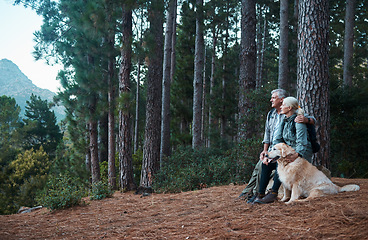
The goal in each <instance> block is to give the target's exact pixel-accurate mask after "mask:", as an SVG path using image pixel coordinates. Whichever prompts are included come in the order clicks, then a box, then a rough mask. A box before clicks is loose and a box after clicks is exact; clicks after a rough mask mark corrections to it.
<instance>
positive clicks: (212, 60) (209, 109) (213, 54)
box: [208, 27, 217, 147]
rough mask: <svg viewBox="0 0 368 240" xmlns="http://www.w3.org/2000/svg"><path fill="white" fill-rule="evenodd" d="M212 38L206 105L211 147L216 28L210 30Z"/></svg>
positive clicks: (209, 145) (209, 144)
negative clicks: (208, 92) (208, 93)
mask: <svg viewBox="0 0 368 240" xmlns="http://www.w3.org/2000/svg"><path fill="white" fill-rule="evenodd" d="M212 32H213V33H212V35H213V40H212V58H211V76H210V103H209V107H208V147H211V144H212V143H211V141H212V131H213V127H214V126H213V113H212V104H213V102H212V99H213V98H214V96H213V88H214V87H215V66H216V44H217V33H216V28H215V27H214V28H213V30H212Z"/></svg>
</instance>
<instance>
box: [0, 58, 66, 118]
mask: <svg viewBox="0 0 368 240" xmlns="http://www.w3.org/2000/svg"><path fill="white" fill-rule="evenodd" d="M32 93H33V94H35V95H37V96H40V97H41V99H43V100H47V101H48V102H52V101H53V97H54V96H55V95H56V94H55V93H54V92H51V91H50V90H48V89H42V88H39V87H37V86H36V85H34V84H33V83H32V81H31V80H30V79H29V78H28V77H27V76H26V75H24V74H23V73H22V71H21V70H20V69H19V68H18V66H17V65H15V64H14V63H13V62H12V61H10V60H8V59H2V60H0V96H2V95H6V96H9V97H13V98H14V99H15V101H16V102H17V104H18V105H19V106H20V108H21V115H22V116H24V113H25V106H26V101H27V100H29V97H30V96H31V94H32ZM52 110H53V111H55V115H56V117H57V119H58V121H60V120H62V119H64V117H65V112H64V107H61V106H56V107H53V108H52Z"/></svg>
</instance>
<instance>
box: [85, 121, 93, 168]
mask: <svg viewBox="0 0 368 240" xmlns="http://www.w3.org/2000/svg"><path fill="white" fill-rule="evenodd" d="M86 130H87V132H88V134H86V142H87V143H88V145H87V147H86V159H85V163H86V170H87V172H88V173H91V172H92V169H91V148H90V147H89V142H90V140H89V123H87V124H86Z"/></svg>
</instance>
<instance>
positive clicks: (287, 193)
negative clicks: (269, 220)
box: [281, 185, 291, 202]
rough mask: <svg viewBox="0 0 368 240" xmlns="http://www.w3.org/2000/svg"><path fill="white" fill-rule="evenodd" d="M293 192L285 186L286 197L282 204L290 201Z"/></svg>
mask: <svg viewBox="0 0 368 240" xmlns="http://www.w3.org/2000/svg"><path fill="white" fill-rule="evenodd" d="M290 195H291V190H290V189H288V188H286V187H285V185H284V197H283V198H282V199H281V201H282V202H286V201H288V200H289V199H290Z"/></svg>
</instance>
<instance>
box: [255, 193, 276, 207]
mask: <svg viewBox="0 0 368 240" xmlns="http://www.w3.org/2000/svg"><path fill="white" fill-rule="evenodd" d="M277 195H278V194H277V192H272V191H271V192H269V193H267V195H266V196H264V197H263V198H256V199H255V200H254V202H253V203H260V204H266V203H273V202H275V201H277Z"/></svg>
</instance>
